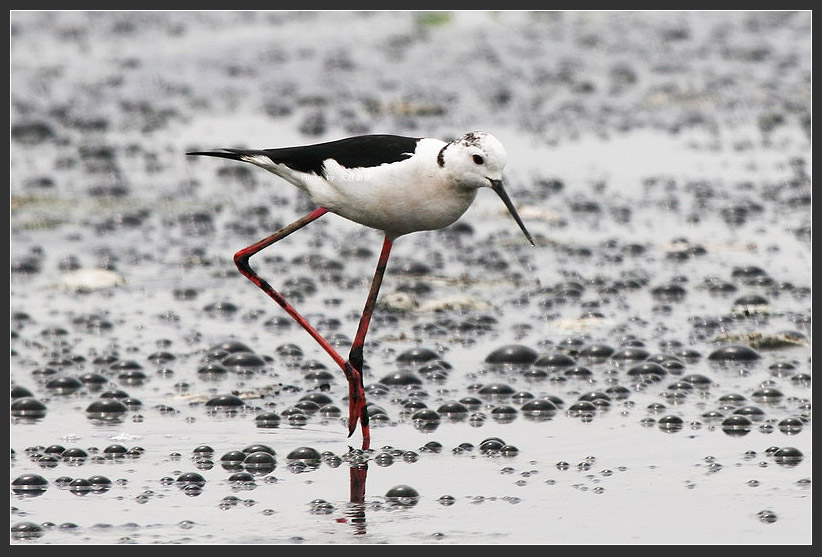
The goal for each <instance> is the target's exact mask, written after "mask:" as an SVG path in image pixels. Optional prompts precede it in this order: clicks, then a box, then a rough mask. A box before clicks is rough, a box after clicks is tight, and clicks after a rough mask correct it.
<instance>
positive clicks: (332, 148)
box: [188, 134, 420, 176]
mask: <svg viewBox="0 0 822 557" xmlns="http://www.w3.org/2000/svg"><path fill="white" fill-rule="evenodd" d="M419 141H420V138H416V137H403V136H399V135H378V134H375V135H360V136H357V137H349V138H346V139H338V140H336V141H328V142H326V143H316V144H314V145H303V146H299V147H283V148H280V149H262V150H254V151H250V150H242V149H225V150H223V151H200V152H195V153H188V154H189V155H209V156H214V157H223V158H228V159H235V160H238V159H240V156H241V155H243V154H254V155H265V156H267V157H268V158H270V159H271V160H272V161H273V162H275V163H277V164H283V165H285V166H287V167H288V168H291V169H293V170H297V171H299V172H310V173H313V174H317V175H318V176H319V175H322V174H323V162H324V161H326V160H328V159H334V160H335V161H337V162H338V163H339V164H340V165H341V166H343V167H345V168H363V167H370V166H379V165H381V164H386V163H392V162H399V161H402V160H405V159H407V158H410V157H411V156H412V155H413V154H414V151H415V150H416V148H417V143H418V142H419Z"/></svg>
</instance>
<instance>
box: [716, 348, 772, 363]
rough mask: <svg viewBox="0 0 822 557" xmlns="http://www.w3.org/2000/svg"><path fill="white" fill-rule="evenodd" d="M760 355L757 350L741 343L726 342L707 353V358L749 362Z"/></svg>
mask: <svg viewBox="0 0 822 557" xmlns="http://www.w3.org/2000/svg"><path fill="white" fill-rule="evenodd" d="M761 357H762V356H761V355H760V354H759V352H757V351H756V350H754V349H753V348H751V347H749V346H744V345H742V344H728V345H726V346H723V347H721V348H718V349H716V350H714V351H713V352H711V353H710V354H709V355H708V359H709V360H713V361H719V362H751V361H754V360H758V359H760V358H761Z"/></svg>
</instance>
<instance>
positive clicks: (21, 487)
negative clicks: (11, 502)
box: [11, 474, 49, 495]
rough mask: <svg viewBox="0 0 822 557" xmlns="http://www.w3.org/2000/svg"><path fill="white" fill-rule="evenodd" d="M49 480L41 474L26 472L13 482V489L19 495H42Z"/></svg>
mask: <svg viewBox="0 0 822 557" xmlns="http://www.w3.org/2000/svg"><path fill="white" fill-rule="evenodd" d="M48 485H49V482H48V481H47V480H46V478H44V477H43V476H40V475H39V474H24V475H22V476H19V477H17V478H15V479H14V480H13V481H12V482H11V490H12V491H13V492H14V493H15V494H17V495H42V494H43V493H44V492H45V491H46V488H48Z"/></svg>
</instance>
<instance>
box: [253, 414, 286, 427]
mask: <svg viewBox="0 0 822 557" xmlns="http://www.w3.org/2000/svg"><path fill="white" fill-rule="evenodd" d="M281 420H282V418H280V415H279V414H277V413H276V412H263V413H262V414H257V416H255V417H254V423H255V425H256V426H257V427H259V428H273V427H278V426H279V425H280V421H281Z"/></svg>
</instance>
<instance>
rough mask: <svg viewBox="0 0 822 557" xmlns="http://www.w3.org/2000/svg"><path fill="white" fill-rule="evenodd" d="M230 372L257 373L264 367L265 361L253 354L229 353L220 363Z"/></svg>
mask: <svg viewBox="0 0 822 557" xmlns="http://www.w3.org/2000/svg"><path fill="white" fill-rule="evenodd" d="M220 363H221V364H222V365H223V367H225V368H226V369H228V370H230V371H252V372H253V371H258V370H260V369H262V368H264V367H265V366H266V361H265V360H264V359H263V358H262V357H260V356H258V355H257V354H255V353H253V352H231V353H230V354H229V355H228V356H226V357H225V358H223V360H222V362H220Z"/></svg>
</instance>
